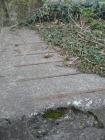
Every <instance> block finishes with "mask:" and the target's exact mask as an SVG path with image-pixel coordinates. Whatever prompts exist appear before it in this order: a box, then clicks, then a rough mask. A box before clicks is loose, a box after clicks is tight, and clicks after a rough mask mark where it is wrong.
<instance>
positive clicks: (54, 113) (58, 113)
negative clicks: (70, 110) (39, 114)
mask: <svg viewBox="0 0 105 140" xmlns="http://www.w3.org/2000/svg"><path fill="white" fill-rule="evenodd" d="M64 113H65V109H63V108H60V109H56V110H52V109H50V110H48V111H46V112H45V113H44V114H43V118H46V119H55V120H56V119H59V118H61V117H62V116H63V115H64Z"/></svg>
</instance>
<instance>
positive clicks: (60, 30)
mask: <svg viewBox="0 0 105 140" xmlns="http://www.w3.org/2000/svg"><path fill="white" fill-rule="evenodd" d="M57 26H58V27H57ZM40 32H41V34H42V36H43V37H44V39H45V40H46V41H47V42H50V43H51V44H53V45H54V46H55V45H57V46H60V47H61V48H63V49H64V50H66V51H68V53H69V54H70V55H72V56H76V57H79V59H80V60H79V63H78V64H77V67H78V68H79V69H81V70H82V71H84V72H89V73H90V72H92V73H97V74H100V75H103V76H105V53H102V51H104V52H105V46H104V45H103V46H101V45H100V46H97V43H95V40H94V39H93V37H92V35H91V34H90V33H86V34H83V36H82V38H81V37H79V36H78V34H79V33H80V32H81V31H80V29H78V28H77V27H76V26H73V25H72V24H71V25H65V26H61V27H60V26H59V25H53V26H51V28H48V25H47V26H44V28H43V29H41V30H40ZM94 37H95V38H96V42H97V40H100V39H102V35H101V36H100V37H97V36H95V34H94ZM93 40H94V41H93Z"/></svg>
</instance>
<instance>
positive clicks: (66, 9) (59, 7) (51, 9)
mask: <svg viewBox="0 0 105 140" xmlns="http://www.w3.org/2000/svg"><path fill="white" fill-rule="evenodd" d="M78 14H80V9H79V7H78V6H77V5H70V4H66V3H64V2H59V3H58V2H54V3H50V2H45V3H44V5H43V7H42V8H40V9H38V10H37V11H35V13H34V14H33V16H32V17H30V18H28V19H27V21H26V23H28V24H32V23H35V22H49V21H55V20H58V21H60V22H69V21H70V20H71V17H72V18H75V19H76V18H77V19H78Z"/></svg>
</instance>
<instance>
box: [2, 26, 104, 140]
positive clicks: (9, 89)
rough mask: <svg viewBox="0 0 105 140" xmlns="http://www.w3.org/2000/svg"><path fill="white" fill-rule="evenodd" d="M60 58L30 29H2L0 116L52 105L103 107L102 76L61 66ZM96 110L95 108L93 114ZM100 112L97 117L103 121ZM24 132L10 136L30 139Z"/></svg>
mask: <svg viewBox="0 0 105 140" xmlns="http://www.w3.org/2000/svg"><path fill="white" fill-rule="evenodd" d="M46 53H48V54H50V57H49V58H45V55H46ZM62 62H63V58H62V57H61V56H60V55H59V53H57V52H56V51H54V50H53V49H52V48H51V47H50V48H48V46H47V45H46V44H45V43H44V42H43V41H42V40H41V39H40V36H38V35H37V33H35V32H34V31H32V30H28V29H16V30H14V31H9V30H8V28H7V29H3V30H2V32H1V33H0V118H1V119H2V118H18V117H19V116H20V117H21V116H23V115H26V116H31V115H32V114H34V113H35V112H36V111H39V110H43V109H45V108H49V107H55V106H56V107H57V106H70V105H73V106H76V107H79V108H81V109H83V110H84V109H87V110H90V109H97V108H103V109H104V106H105V78H102V77H99V76H97V75H93V74H82V73H80V72H79V71H78V70H76V69H73V68H68V67H64V66H63V63H62ZM103 109H102V111H101V112H103ZM98 112H99V111H97V112H95V113H96V114H97V116H99V114H100V113H98ZM103 116H104V115H102V117H101V120H103V123H104V124H105V120H104V118H103ZM1 122H2V120H1ZM20 122H21V121H20ZM18 123H19V122H18ZM0 124H1V123H0ZM4 124H5V123H4ZM18 129H20V125H19V127H18ZM26 129H27V128H26ZM19 132H20V131H19ZM28 133H29V132H26V134H24V136H23V137H24V138H20V137H21V136H19V137H18V138H16V139H13V140H18V139H19V140H24V139H25V140H26V137H27V140H31V139H33V138H32V137H31V136H30V138H28V136H29V135H28ZM27 135H28V136H27ZM53 138H54V136H53ZM53 138H52V139H53ZM10 139H11V138H10ZM54 139H55V138H54ZM56 139H57V138H56ZM58 139H59V138H58ZM75 139H76V138H75ZM0 140H2V139H0ZM5 140H6V138H5ZM8 140H9V138H8ZM11 140H12V139H11ZM76 140H77V139H76Z"/></svg>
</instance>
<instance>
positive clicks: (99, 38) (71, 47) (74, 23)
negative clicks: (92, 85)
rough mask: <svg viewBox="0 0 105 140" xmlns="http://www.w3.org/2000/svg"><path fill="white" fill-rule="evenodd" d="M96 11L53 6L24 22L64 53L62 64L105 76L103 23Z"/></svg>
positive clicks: (63, 5) (61, 5)
mask: <svg viewBox="0 0 105 140" xmlns="http://www.w3.org/2000/svg"><path fill="white" fill-rule="evenodd" d="M98 11H99V9H98V10H97V12H96V9H94V10H93V8H89V7H88V8H87V7H85V8H84V7H82V8H81V7H79V6H78V5H70V6H68V5H65V4H59V5H58V4H57V3H56V4H53V5H50V7H49V5H45V7H43V8H42V9H40V12H39V13H38V12H36V13H35V15H34V16H33V17H31V18H30V19H29V20H28V22H27V23H28V24H33V23H35V24H36V25H38V26H36V27H37V28H38V30H39V32H40V33H41V35H42V37H43V38H44V39H45V40H46V41H47V42H48V43H50V44H51V45H53V46H56V47H60V48H61V50H62V52H63V54H66V57H65V59H64V65H66V66H74V65H75V66H77V67H78V68H79V69H80V70H81V71H83V72H88V73H96V74H99V75H101V76H105V39H104V38H105V24H104V23H105V21H103V20H102V19H100V18H99V17H98V16H99V13H98ZM97 13H98V14H97ZM33 25H34V24H33ZM65 52H66V53H65ZM73 57H75V58H74V60H75V61H74V60H73V63H71V62H70V61H71V58H73Z"/></svg>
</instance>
